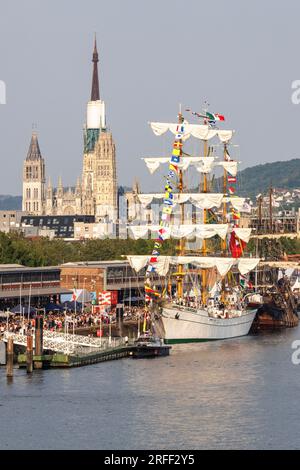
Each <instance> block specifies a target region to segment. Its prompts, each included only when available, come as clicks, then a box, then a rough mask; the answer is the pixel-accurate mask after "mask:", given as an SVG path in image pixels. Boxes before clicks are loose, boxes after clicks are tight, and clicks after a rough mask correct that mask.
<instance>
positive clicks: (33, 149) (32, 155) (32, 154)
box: [26, 131, 42, 160]
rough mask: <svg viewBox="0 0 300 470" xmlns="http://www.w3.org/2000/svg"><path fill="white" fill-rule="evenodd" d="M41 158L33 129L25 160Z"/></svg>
mask: <svg viewBox="0 0 300 470" xmlns="http://www.w3.org/2000/svg"><path fill="white" fill-rule="evenodd" d="M41 158H42V154H41V151H40V146H39V142H38V138H37V133H36V132H34V131H33V132H32V136H31V141H30V145H29V150H28V153H27V157H26V160H40V159H41Z"/></svg>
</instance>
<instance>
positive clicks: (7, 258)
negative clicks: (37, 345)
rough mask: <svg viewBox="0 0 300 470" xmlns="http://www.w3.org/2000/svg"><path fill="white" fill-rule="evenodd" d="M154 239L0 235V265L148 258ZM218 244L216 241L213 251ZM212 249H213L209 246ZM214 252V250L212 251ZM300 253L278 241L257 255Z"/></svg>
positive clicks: (292, 242) (171, 243)
mask: <svg viewBox="0 0 300 470" xmlns="http://www.w3.org/2000/svg"><path fill="white" fill-rule="evenodd" d="M153 245H154V241H153V240H143V239H140V240H132V239H130V238H128V239H125V240H123V239H105V240H85V241H72V242H68V241H64V240H60V239H55V240H49V239H47V238H38V239H28V238H24V237H22V236H21V235H17V234H5V233H0V264H22V265H24V266H33V267H34V266H51V265H52V266H57V265H60V264H62V263H67V262H72V261H74V262H75V261H105V260H116V259H124V258H123V257H124V256H126V255H149V254H151V252H152V249H153ZM176 245H177V241H176V240H166V241H165V242H164V244H163V245H162V248H161V254H162V255H175V254H176ZM217 245H218V243H217V242H216V247H215V248H216V249H217ZM212 248H213V247H212ZM212 251H213V250H212ZM246 252H250V253H252V254H253V255H255V254H256V244H255V240H251V241H250V243H249V244H248V246H247V249H246ZM296 253H300V240H299V239H290V238H284V237H282V238H279V239H277V240H268V239H262V240H259V244H258V254H259V256H261V257H264V258H267V259H279V258H280V257H282V256H283V255H284V254H296Z"/></svg>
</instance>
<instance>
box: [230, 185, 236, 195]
mask: <svg viewBox="0 0 300 470" xmlns="http://www.w3.org/2000/svg"><path fill="white" fill-rule="evenodd" d="M228 191H229V193H230V194H233V193H234V192H235V188H234V187H233V186H229V188H228Z"/></svg>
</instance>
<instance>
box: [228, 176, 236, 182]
mask: <svg viewBox="0 0 300 470" xmlns="http://www.w3.org/2000/svg"><path fill="white" fill-rule="evenodd" d="M228 183H236V177H235V176H228Z"/></svg>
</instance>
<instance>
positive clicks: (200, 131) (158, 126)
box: [150, 121, 234, 143]
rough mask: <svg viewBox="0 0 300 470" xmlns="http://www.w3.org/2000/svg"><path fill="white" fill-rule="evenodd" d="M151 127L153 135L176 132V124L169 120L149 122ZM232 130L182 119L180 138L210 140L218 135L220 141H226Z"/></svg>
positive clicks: (229, 137)
mask: <svg viewBox="0 0 300 470" xmlns="http://www.w3.org/2000/svg"><path fill="white" fill-rule="evenodd" d="M150 126H151V129H152V130H153V132H154V134H155V135H162V134H164V133H165V132H167V131H170V132H172V134H174V135H175V134H177V128H178V124H174V123H169V122H150ZM233 133H234V131H232V130H220V129H211V128H210V127H209V126H208V125H205V124H189V123H188V122H187V121H184V133H183V135H182V140H187V139H188V138H189V137H190V136H193V137H195V138H196V139H201V140H210V139H212V138H213V137H215V136H218V137H219V139H220V141H221V142H224V143H227V142H229V140H230V139H231V138H232V136H233Z"/></svg>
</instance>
